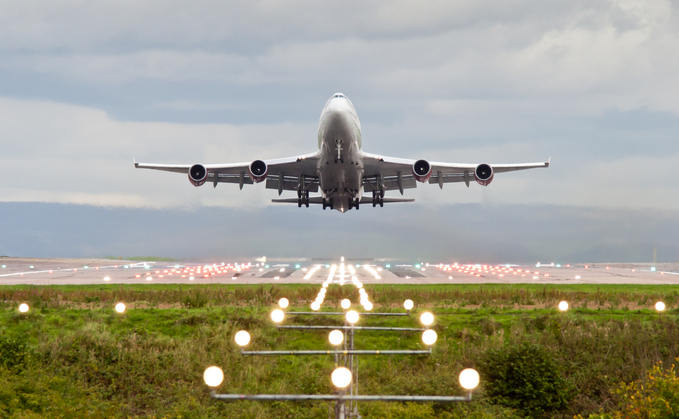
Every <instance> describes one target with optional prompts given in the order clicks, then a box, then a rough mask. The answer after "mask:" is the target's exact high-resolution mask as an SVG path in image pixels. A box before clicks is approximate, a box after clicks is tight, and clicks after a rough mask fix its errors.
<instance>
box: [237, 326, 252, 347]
mask: <svg viewBox="0 0 679 419" xmlns="http://www.w3.org/2000/svg"><path fill="white" fill-rule="evenodd" d="M235 339H236V345H238V346H245V345H247V344H248V343H250V334H249V333H248V332H246V331H245V330H241V331H239V332H238V333H236V337H235Z"/></svg>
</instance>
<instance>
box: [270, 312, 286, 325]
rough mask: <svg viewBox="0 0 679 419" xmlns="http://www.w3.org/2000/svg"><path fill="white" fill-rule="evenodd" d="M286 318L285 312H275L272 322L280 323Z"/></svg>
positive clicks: (272, 315)
mask: <svg viewBox="0 0 679 419" xmlns="http://www.w3.org/2000/svg"><path fill="white" fill-rule="evenodd" d="M284 318H285V314H283V310H278V309H276V310H274V311H272V312H271V320H273V321H274V322H275V323H280V322H282V321H283V319H284Z"/></svg>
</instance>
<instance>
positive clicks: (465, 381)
mask: <svg viewBox="0 0 679 419" xmlns="http://www.w3.org/2000/svg"><path fill="white" fill-rule="evenodd" d="M460 385H461V386H462V387H463V388H465V389H466V390H474V389H475V388H476V386H478V385H479V373H478V372H476V370H475V369H473V368H467V369H466V370H463V371H462V372H461V373H460Z"/></svg>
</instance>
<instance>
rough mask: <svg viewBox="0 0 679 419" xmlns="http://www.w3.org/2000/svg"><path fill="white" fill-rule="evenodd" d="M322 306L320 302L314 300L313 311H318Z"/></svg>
mask: <svg viewBox="0 0 679 419" xmlns="http://www.w3.org/2000/svg"><path fill="white" fill-rule="evenodd" d="M320 308H321V304H320V303H319V302H317V301H314V302H313V303H311V309H312V310H313V311H318V310H319V309H320Z"/></svg>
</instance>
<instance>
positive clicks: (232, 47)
mask: <svg viewBox="0 0 679 419" xmlns="http://www.w3.org/2000/svg"><path fill="white" fill-rule="evenodd" d="M678 11H679V6H677V3H674V4H673V2H671V1H662V0H644V1H612V0H611V1H609V0H606V1H603V0H602V1H597V0H592V1H577V0H575V1H558V2H544V1H539V0H535V1H531V0H527V1H511V0H509V1H503V2H496V1H492V2H491V1H483V0H480V1H432V2H428V3H427V4H425V5H423V4H422V3H421V2H415V1H371V2H363V1H343V2H318V1H311V0H309V1H301V0H300V1H295V0H291V1H271V0H268V1H194V2H192V3H191V7H188V6H187V5H186V3H184V2H177V1H145V2H138V1H100V2H81V1H67V0H64V1H60V0H52V1H42V2H40V1H39V2H24V1H2V0H0V214H2V218H0V224H2V225H3V227H2V228H3V229H4V230H5V233H4V234H2V235H1V236H0V253H3V254H7V255H12V256H43V257H49V256H63V257H70V256H73V257H76V256H77V257H80V256H82V257H91V256H104V255H107V254H108V253H123V255H127V256H135V255H139V254H145V255H156V256H166V255H168V256H173V257H198V256H199V255H206V256H214V257H216V256H219V255H225V254H228V255H230V256H232V257H236V256H238V257H253V256H261V255H269V256H274V257H275V256H291V253H293V252H297V253H298V254H297V255H294V256H309V257H318V256H333V255H335V256H336V255H338V254H340V253H341V254H360V255H363V256H366V257H388V256H389V255H396V256H398V257H409V256H410V255H415V254H416V255H418V257H422V258H429V257H431V258H438V259H446V260H447V259H450V260H453V259H457V260H462V259H468V260H472V259H473V260H477V261H484V258H487V259H488V261H490V262H498V263H500V262H505V261H509V260H508V259H511V260H517V261H535V260H536V259H538V260H548V259H560V260H568V261H592V260H594V261H596V260H597V259H600V260H601V261H604V260H606V261H645V260H650V258H651V257H652V253H653V249H656V250H657V254H658V258H659V259H663V260H667V261H677V260H679V238H677V237H678V236H677V235H676V234H674V235H673V234H670V232H676V231H677V230H679V219H677V217H676V216H675V214H676V212H677V210H679V193H677V185H679V171H677V170H676V167H678V166H679V141H677V133H679V96H678V95H677V92H678V91H679V55H678V54H677V53H676V51H679V17H678V16H679V14H678ZM335 92H343V93H345V94H346V95H347V96H348V97H349V98H350V99H351V100H352V102H353V104H354V106H355V107H356V110H357V112H358V115H359V118H360V119H361V124H362V128H363V147H364V150H365V151H368V152H372V153H378V154H382V155H389V156H395V157H404V158H413V159H419V158H424V159H428V160H436V161H449V162H459V163H491V164H492V163H521V162H538V161H545V160H546V159H548V158H549V157H551V158H552V165H551V167H550V168H549V169H546V170H545V169H539V170H532V171H526V172H517V173H508V174H502V175H497V176H495V179H494V181H493V183H492V184H491V185H489V186H488V187H482V186H480V185H476V184H472V185H471V186H470V188H466V187H465V186H464V185H462V186H461V185H457V184H453V185H446V186H445V187H444V189H443V190H442V191H441V190H439V188H438V187H436V186H435V185H431V186H430V185H426V184H424V185H420V186H419V187H418V188H417V190H408V191H406V195H407V196H408V197H413V198H415V199H416V202H415V203H414V204H403V205H397V208H392V209H373V208H372V207H368V208H361V210H360V211H358V212H357V211H351V212H350V213H347V214H339V213H337V212H336V211H334V212H333V211H322V209H321V208H318V207H316V208H314V207H312V208H309V209H306V208H304V209H298V208H297V207H296V206H294V205H293V206H292V207H288V206H283V205H275V204H271V202H270V200H271V199H272V198H274V197H276V192H275V191H273V190H267V189H265V188H264V187H263V185H254V186H251V187H246V188H244V189H243V191H239V190H238V188H237V187H234V185H224V184H221V185H219V186H218V187H217V188H216V189H213V188H212V187H211V186H210V185H205V186H203V187H200V188H195V187H193V186H192V185H190V184H189V182H188V179H186V177H185V176H182V175H178V174H172V173H161V172H155V171H142V170H135V169H134V168H133V165H132V159H133V158H135V159H136V160H137V161H143V162H152V163H185V164H193V163H199V162H200V163H207V164H209V163H227V162H249V161H252V160H255V159H267V158H276V157H286V156H294V155H297V154H302V153H309V152H313V151H315V150H316V149H317V146H316V130H317V124H318V118H319V116H320V111H321V109H322V107H323V105H324V104H325V101H326V100H327V99H328V98H329V97H330V96H331V95H332V94H333V93H335ZM18 209H21V210H18ZM29 216H30V217H29ZM196 219H202V220H205V222H206V223H207V220H210V223H209V224H210V226H211V228H214V230H213V231H211V230H210V228H207V229H205V228H202V227H200V226H197V225H196V222H197V221H196ZM64 220H77V221H78V222H76V223H69V224H68V225H69V229H64V225H65V224H66V222H65V221H64ZM206 225H207V224H206ZM36 226H40V228H39V229H38V230H36V228H37V227H36ZM129 226H136V227H135V229H131V227H129ZM243 226H248V228H247V229H244V227H243ZM122 232H127V234H122ZM38 236H40V237H48V238H50V239H49V240H47V239H46V240H47V241H40V240H36V237H38ZM50 243H51V244H50ZM55 243H56V244H55ZM234 243H235V244H234ZM238 244H242V245H238ZM126 249H129V250H127V251H126ZM356 257H358V256H356Z"/></svg>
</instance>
